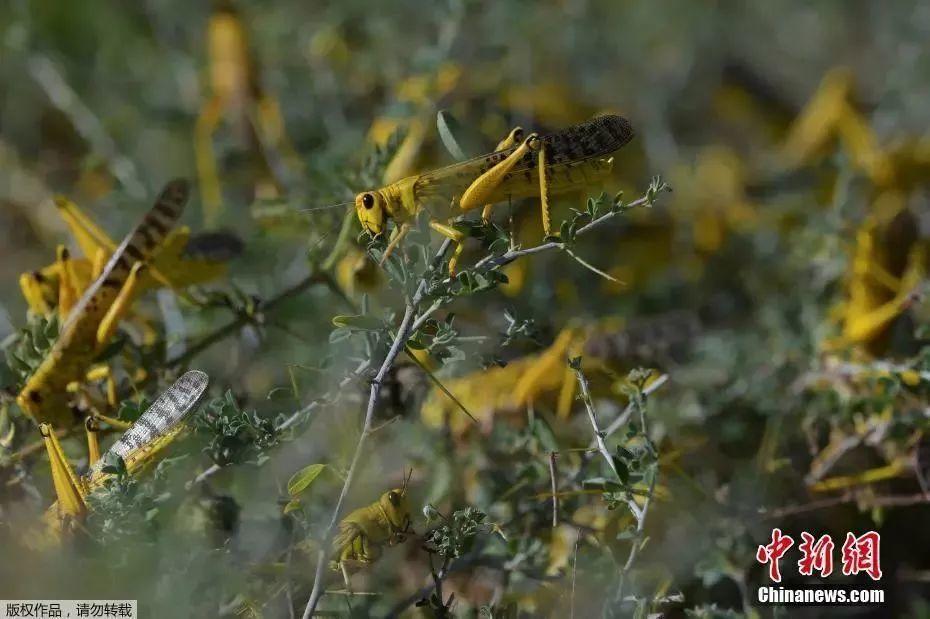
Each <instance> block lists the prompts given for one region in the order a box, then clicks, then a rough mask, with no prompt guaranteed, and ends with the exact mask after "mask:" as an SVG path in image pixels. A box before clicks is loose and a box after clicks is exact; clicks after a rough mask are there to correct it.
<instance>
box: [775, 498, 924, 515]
mask: <svg viewBox="0 0 930 619" xmlns="http://www.w3.org/2000/svg"><path fill="white" fill-rule="evenodd" d="M860 501H861V502H862V504H863V505H864V506H865V507H909V506H912V505H925V504H928V503H930V497H928V496H926V495H925V494H923V493H918V494H904V495H895V494H892V495H885V496H876V497H868V496H861V495H858V494H856V493H848V494H844V495H842V496H837V497H828V498H825V499H820V500H817V501H811V502H810V503H804V504H803V505H788V506H786V507H779V508H776V509H773V510H770V511H762V512H761V513H760V514H759V515H760V516H761V517H762V518H763V519H764V520H778V519H781V518H786V517H788V516H796V515H798V514H805V513H808V512H812V511H817V510H821V509H829V508H831V507H837V506H839V505H847V504H849V503H858V502H860Z"/></svg>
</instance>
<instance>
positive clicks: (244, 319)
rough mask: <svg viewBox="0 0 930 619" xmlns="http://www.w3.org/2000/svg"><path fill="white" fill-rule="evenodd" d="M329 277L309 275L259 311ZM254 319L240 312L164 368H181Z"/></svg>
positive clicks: (272, 306)
mask: <svg viewBox="0 0 930 619" xmlns="http://www.w3.org/2000/svg"><path fill="white" fill-rule="evenodd" d="M328 278H329V275H328V274H326V273H322V272H316V273H311V274H310V275H307V276H306V277H304V278H303V279H302V280H300V281H299V282H297V283H296V284H294V285H293V286H291V287H290V288H286V289H285V290H282V291H281V292H279V293H278V294H276V295H275V296H274V297H272V298H270V299H268V300H267V301H266V302H264V303H262V304H261V306H260V309H261V311H263V312H270V311H272V310H274V309H275V308H276V307H277V306H278V305H280V304H281V303H282V302H284V301H286V300H287V299H290V298H291V297H294V296H297V295H298V294H300V293H302V292H303V291H305V290H307V289H308V288H310V287H311V286H313V285H315V284H320V283H326V282H327V279H328ZM254 319H255V317H254V316H251V315H249V314H246V313H245V312H241V313H240V314H239V315H238V316H236V318H235V319H233V320H232V321H230V322H228V323H226V324H225V325H223V326H222V327H220V328H218V329H216V330H215V331H213V332H212V333H209V334H207V335H205V336H204V337H202V338H201V339H200V340H198V341H197V342H196V343H195V344H193V345H192V346H190V348H188V349H187V350H186V351H184V353H183V354H181V355H178V356H177V357H175V358H174V359H170V360H169V361H168V362H167V363H166V364H165V367H166V368H176V367H183V366H184V365H186V364H187V363H188V362H189V361H190V360H191V359H193V358H194V357H196V356H197V355H199V354H200V353H201V352H203V351H204V350H206V349H207V348H209V347H210V346H212V345H213V344H215V343H217V342H219V341H220V340H222V339H224V338H226V337H228V336H230V335H232V334H233V333H235V332H236V331H238V330H239V329H241V328H242V327H244V326H245V325H247V324H248V323H250V322H252V321H253V320H254Z"/></svg>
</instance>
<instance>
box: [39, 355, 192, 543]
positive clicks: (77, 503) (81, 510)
mask: <svg viewBox="0 0 930 619" xmlns="http://www.w3.org/2000/svg"><path fill="white" fill-rule="evenodd" d="M208 383H209V378H208V377H207V375H206V374H204V373H203V372H201V371H199V370H190V371H188V372H186V373H185V374H184V375H183V376H181V377H180V378H179V379H178V380H177V381H176V382H175V383H174V384H173V385H171V387H169V388H168V390H167V391H165V392H164V393H162V394H161V395H160V396H158V398H157V399H156V400H155V401H154V402H153V403H152V405H151V406H150V407H149V408H148V409H146V411H145V412H144V413H142V415H141V416H140V417H139V419H138V420H136V421H135V423H133V424H132V425H131V426H129V429H128V430H126V432H125V433H124V434H123V435H122V436H121V437H120V438H119V440H118V441H117V442H116V443H114V444H113V446H112V447H111V448H110V449H109V450H108V451H107V453H106V454H105V455H104V456H103V457H102V458H101V456H100V448H99V444H98V442H97V429H98V428H97V426H96V425H95V423H93V422H94V418H90V419H89V420H88V424H87V445H88V452H89V458H88V460H89V470H88V471H87V473H86V474H85V475H78V474H77V473H76V472H75V471H74V469H73V468H72V467H71V465H70V464H69V463H68V460H67V459H66V457H65V454H64V451H63V450H62V447H61V444H60V443H59V442H58V438H57V437H56V436H55V432H54V430H53V429H52V427H51V426H50V425H48V424H45V423H43V424H40V426H39V431H40V433H41V434H42V439H43V441H44V442H45V447H46V450H47V451H48V456H49V464H50V465H51V469H52V480H53V482H54V485H55V493H56V494H57V495H58V501H57V502H56V503H55V504H54V505H52V507H51V508H49V510H48V512H47V513H46V521H47V524H48V525H49V529H50V531H51V533H52V534H53V536H54V534H56V533H57V532H58V531H61V530H65V529H68V528H69V527H71V526H73V525H78V524H79V523H80V521H81V520H82V519H83V518H84V516H85V515H86V514H87V511H88V507H87V496H88V495H89V494H90V493H92V492H93V491H94V490H96V489H98V488H100V487H101V486H103V484H104V482H105V481H106V480H107V479H109V478H110V477H111V476H112V475H111V474H110V473H109V472H107V471H105V470H104V465H105V463H107V461H108V460H109V458H110V455H111V454H112V455H114V456H119V457H120V458H122V460H123V463H124V464H125V466H126V472H127V473H129V474H132V473H134V472H136V471H138V470H139V469H141V468H143V467H144V466H145V465H147V464H149V463H151V462H152V461H153V460H154V459H155V457H156V456H157V455H158V454H159V453H160V452H162V451H163V450H164V449H165V447H167V446H168V445H169V444H170V443H171V442H172V441H174V440H175V439H176V438H177V437H178V436H179V435H180V434H181V432H183V431H184V429H185V428H186V426H187V424H186V423H185V421H186V418H187V417H188V415H190V413H191V412H192V411H193V410H194V408H195V407H196V405H197V403H198V402H199V401H200V398H201V397H203V395H204V393H206V390H207V385H208Z"/></svg>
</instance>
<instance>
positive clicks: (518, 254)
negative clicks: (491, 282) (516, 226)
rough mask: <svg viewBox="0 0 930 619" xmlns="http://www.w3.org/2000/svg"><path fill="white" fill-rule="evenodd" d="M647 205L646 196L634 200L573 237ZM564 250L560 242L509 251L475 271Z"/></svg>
mask: <svg viewBox="0 0 930 619" xmlns="http://www.w3.org/2000/svg"><path fill="white" fill-rule="evenodd" d="M648 203H649V199H648V198H647V197H646V196H643V197H642V198H639V199H638V200H634V201H633V202H630V203H629V204H628V205H626V209H619V210H612V211H610V212H608V213H607V214H605V215H603V216H601V217H598V218H597V219H595V220H594V221H591V222H589V223H587V224H585V225H583V226H581V227H580V228H578V231H577V232H576V233H575V236H576V237H577V236H581V235H583V234H586V233H588V232H590V231H591V230H593V229H595V228H597V227H599V226H601V225H603V224H604V223H606V222H607V221H609V220H611V219H613V218H614V217H615V216H617V215H619V214H620V213H623V212H624V211H625V210H627V209H630V208H635V207H637V206H643V205H645V204H648ZM564 248H565V244H564V243H562V242H560V241H549V242H548V243H543V244H541V245H536V246H535V247H527V248H526V249H511V250H509V251H507V252H505V253H503V254H501V255H500V256H486V257H485V258H482V259H481V260H479V261H478V263H477V264H475V268H476V269H481V268H484V269H486V270H491V269H493V268H495V267H501V266H504V265H505V264H510V263H511V262H513V261H514V260H516V259H517V258H522V257H523V256H530V255H532V254H538V253H540V252H544V251H548V250H550V249H564Z"/></svg>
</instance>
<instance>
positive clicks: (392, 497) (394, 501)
mask: <svg viewBox="0 0 930 619" xmlns="http://www.w3.org/2000/svg"><path fill="white" fill-rule="evenodd" d="M388 501H390V502H391V505H399V504H400V495H399V494H397V493H396V492H394V491H391V492H388Z"/></svg>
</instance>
